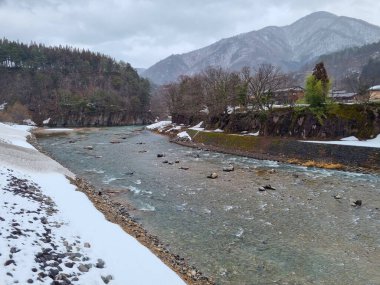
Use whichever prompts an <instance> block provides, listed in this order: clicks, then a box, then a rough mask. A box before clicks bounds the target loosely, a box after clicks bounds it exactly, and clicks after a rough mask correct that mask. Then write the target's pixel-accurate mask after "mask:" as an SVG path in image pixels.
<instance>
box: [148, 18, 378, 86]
mask: <svg viewBox="0 0 380 285" xmlns="http://www.w3.org/2000/svg"><path fill="white" fill-rule="evenodd" d="M379 40H380V27H378V26H375V25H372V24H369V23H367V22H365V21H362V20H358V19H354V18H349V17H344V16H337V15H334V14H331V13H328V12H316V13H313V14H310V15H308V16H306V17H303V18H301V19H300V20H298V21H296V22H294V23H293V24H291V25H288V26H284V27H276V26H270V27H266V28H263V29H261V30H258V31H252V32H248V33H244V34H240V35H237V36H234V37H231V38H227V39H222V40H220V41H218V42H216V43H214V44H212V45H209V46H206V47H204V48H201V49H198V50H195V51H192V52H189V53H185V54H180V55H171V56H169V57H168V58H166V59H163V60H161V61H160V62H158V63H156V64H154V65H153V66H151V67H150V68H149V69H147V70H146V71H145V72H144V73H143V74H142V75H143V76H144V77H146V78H149V79H150V80H152V81H153V82H155V83H158V84H163V83H167V82H170V81H174V80H176V79H177V77H178V76H179V75H182V74H194V73H198V72H200V71H202V70H204V69H205V68H207V67H208V66H221V67H223V68H228V69H232V70H238V69H240V68H242V67H243V66H250V67H254V66H257V65H258V64H261V63H271V64H273V65H276V66H280V67H281V68H282V69H283V70H284V71H295V70H297V69H299V68H300V67H301V66H304V65H305V64H306V63H308V62H310V61H312V60H313V59H315V58H316V57H318V56H320V55H323V54H327V53H332V52H335V51H339V50H342V49H345V48H349V47H355V46H363V45H365V44H369V43H374V42H377V41H379Z"/></svg>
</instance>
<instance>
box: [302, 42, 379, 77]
mask: <svg viewBox="0 0 380 285" xmlns="http://www.w3.org/2000/svg"><path fill="white" fill-rule="evenodd" d="M320 61H323V62H324V64H325V67H326V69H327V72H328V74H329V76H330V77H332V78H333V80H334V81H335V82H337V83H339V81H340V80H341V79H343V78H344V77H347V76H350V75H357V76H359V75H360V74H362V71H363V69H365V73H366V74H363V76H364V77H367V79H368V77H372V74H374V72H373V71H371V66H372V65H374V64H375V63H377V62H380V42H377V43H372V44H368V45H364V46H362V47H353V48H347V49H344V50H341V51H337V52H334V53H330V54H325V55H321V56H319V57H318V58H317V59H316V60H314V61H311V62H310V63H308V64H306V65H305V66H304V67H303V68H302V69H301V72H303V73H306V72H308V71H310V70H312V69H313V67H314V65H315V63H316V62H320ZM379 83H380V82H379Z"/></svg>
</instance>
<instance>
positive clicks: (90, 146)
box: [83, 145, 94, 150]
mask: <svg viewBox="0 0 380 285" xmlns="http://www.w3.org/2000/svg"><path fill="white" fill-rule="evenodd" d="M83 148H84V149H88V150H93V149H94V147H93V146H92V145H87V146H85V147H83Z"/></svg>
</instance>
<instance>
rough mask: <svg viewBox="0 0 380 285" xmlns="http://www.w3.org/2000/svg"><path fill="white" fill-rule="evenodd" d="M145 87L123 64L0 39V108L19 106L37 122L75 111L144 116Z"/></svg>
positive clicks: (95, 55) (84, 53) (86, 53)
mask: <svg viewBox="0 0 380 285" xmlns="http://www.w3.org/2000/svg"><path fill="white" fill-rule="evenodd" d="M149 94H150V85H149V82H148V80H146V79H142V78H140V77H139V76H138V74H137V72H136V71H135V70H134V69H133V68H132V67H131V66H130V65H129V64H128V63H124V62H116V61H115V60H114V59H112V58H110V57H108V56H105V55H102V54H100V53H93V52H90V51H88V50H79V49H76V48H72V47H68V46H59V47H46V46H44V45H42V44H36V43H31V44H29V45H27V44H23V43H19V42H14V41H9V40H7V39H2V40H0V105H1V104H2V103H4V102H7V103H8V104H7V107H10V106H12V105H14V104H15V103H17V104H18V105H22V106H25V108H26V109H27V110H28V112H29V113H30V115H31V116H32V118H33V119H34V120H35V121H36V122H37V123H41V122H42V121H43V120H44V119H46V118H48V117H54V116H57V115H61V114H65V113H67V112H71V113H73V112H78V113H83V114H96V113H104V112H108V113H109V112H125V113H127V114H128V116H130V117H132V118H135V119H136V118H141V117H145V116H146V115H147V112H148V110H149V103H150V95H149Z"/></svg>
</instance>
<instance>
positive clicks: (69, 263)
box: [65, 262, 75, 268]
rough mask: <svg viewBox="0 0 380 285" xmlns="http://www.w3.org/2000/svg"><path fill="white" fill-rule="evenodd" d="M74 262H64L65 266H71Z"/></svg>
mask: <svg viewBox="0 0 380 285" xmlns="http://www.w3.org/2000/svg"><path fill="white" fill-rule="evenodd" d="M74 264H75V263H74V262H65V266H66V267H67V268H73V266H74Z"/></svg>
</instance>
